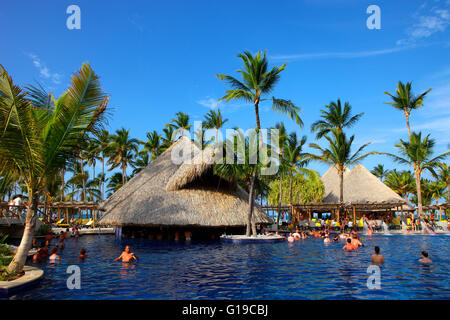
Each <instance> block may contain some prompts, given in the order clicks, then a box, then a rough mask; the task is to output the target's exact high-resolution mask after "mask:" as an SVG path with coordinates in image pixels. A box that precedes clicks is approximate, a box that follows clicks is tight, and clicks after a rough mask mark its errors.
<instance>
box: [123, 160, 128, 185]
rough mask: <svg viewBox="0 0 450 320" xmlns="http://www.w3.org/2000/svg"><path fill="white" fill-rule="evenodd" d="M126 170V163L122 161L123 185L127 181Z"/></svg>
mask: <svg viewBox="0 0 450 320" xmlns="http://www.w3.org/2000/svg"><path fill="white" fill-rule="evenodd" d="M126 172H127V170H126V168H125V164H123V163H122V186H123V185H125V183H126V181H125V180H126Z"/></svg>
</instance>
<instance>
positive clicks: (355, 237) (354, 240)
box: [349, 234, 364, 249]
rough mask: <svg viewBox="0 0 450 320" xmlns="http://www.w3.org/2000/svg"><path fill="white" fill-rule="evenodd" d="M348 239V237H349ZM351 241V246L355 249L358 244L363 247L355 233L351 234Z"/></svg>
mask: <svg viewBox="0 0 450 320" xmlns="http://www.w3.org/2000/svg"><path fill="white" fill-rule="evenodd" d="M349 239H350V238H349ZM351 242H352V244H353V246H354V247H355V248H356V249H357V248H358V247H359V246H361V247H364V244H363V243H362V242H361V241H359V239H358V236H357V235H356V234H353V236H352V239H351Z"/></svg>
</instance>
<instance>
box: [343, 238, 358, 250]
mask: <svg viewBox="0 0 450 320" xmlns="http://www.w3.org/2000/svg"><path fill="white" fill-rule="evenodd" d="M342 249H344V250H347V251H353V250H356V249H357V248H355V246H354V245H353V244H352V239H350V238H348V239H347V243H346V245H345V246H344V247H343V248H342Z"/></svg>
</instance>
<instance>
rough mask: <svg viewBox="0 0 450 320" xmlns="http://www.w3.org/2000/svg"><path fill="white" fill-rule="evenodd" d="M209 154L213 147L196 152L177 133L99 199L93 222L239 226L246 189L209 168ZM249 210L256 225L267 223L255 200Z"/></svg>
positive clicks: (242, 221) (244, 211)
mask: <svg viewBox="0 0 450 320" xmlns="http://www.w3.org/2000/svg"><path fill="white" fill-rule="evenodd" d="M191 156H193V159H191V160H190V161H189V159H190V158H191ZM213 157H214V150H213V149H211V148H207V149H205V150H203V151H201V150H200V149H198V148H197V147H196V146H195V145H194V143H193V142H192V141H191V140H190V139H189V138H187V137H181V138H180V139H179V140H178V141H177V142H175V143H174V144H173V145H172V146H171V147H170V148H169V149H168V150H166V151H165V152H164V153H163V154H161V155H160V156H159V157H158V158H157V159H156V160H155V161H153V162H152V163H151V164H150V165H149V166H147V168H145V169H144V170H142V171H141V172H139V173H138V174H137V175H136V176H135V177H133V178H132V179H130V181H129V182H128V183H127V184H125V185H124V186H123V187H122V188H120V189H119V190H118V191H117V192H116V193H114V194H113V195H112V196H111V197H109V198H108V199H107V200H106V201H105V202H104V203H103V204H102V206H101V207H102V208H103V209H104V210H105V211H106V213H105V215H104V216H103V217H102V219H101V220H100V221H99V224H100V225H112V226H145V227H186V226H193V227H243V226H245V225H246V221H247V213H248V194H247V192H246V191H244V190H243V189H242V188H241V187H239V186H238V185H232V184H230V183H228V182H227V181H225V180H223V179H221V178H219V177H218V176H217V175H215V174H214V173H213V165H214V161H213ZM180 158H181V161H180ZM254 215H255V221H256V223H257V224H269V223H272V219H270V218H269V217H268V216H267V215H266V214H265V213H264V212H263V211H262V210H261V209H260V208H259V206H257V205H255V211H254Z"/></svg>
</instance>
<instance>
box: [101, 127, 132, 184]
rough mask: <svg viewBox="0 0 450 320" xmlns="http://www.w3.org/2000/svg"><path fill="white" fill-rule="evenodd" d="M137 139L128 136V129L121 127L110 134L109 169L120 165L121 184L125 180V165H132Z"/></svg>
mask: <svg viewBox="0 0 450 320" xmlns="http://www.w3.org/2000/svg"><path fill="white" fill-rule="evenodd" d="M138 144H139V140H137V139H135V138H130V130H126V129H125V128H121V129H119V130H116V133H115V134H114V135H112V136H111V142H110V143H109V146H108V154H109V156H110V158H109V162H110V164H111V169H114V168H117V167H118V166H120V168H121V169H122V179H123V181H122V184H125V183H126V182H127V167H128V165H133V158H134V154H133V152H137V151H138Z"/></svg>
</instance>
